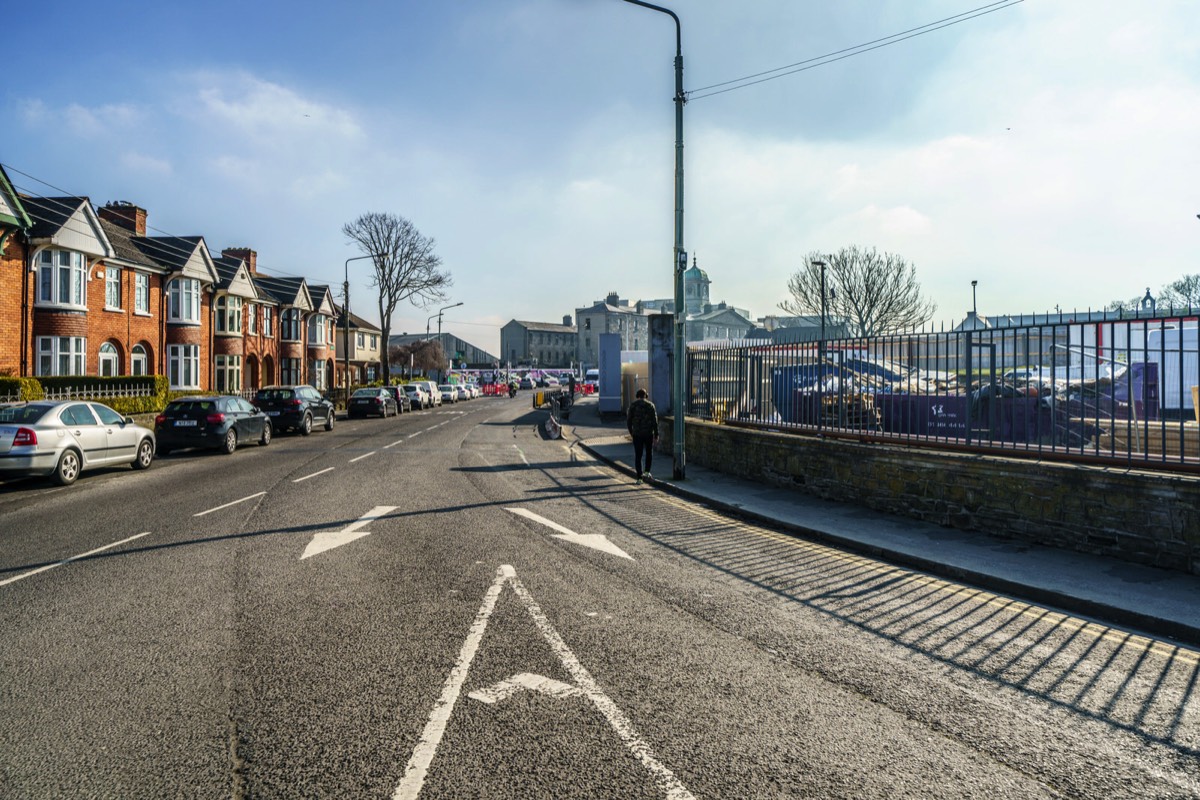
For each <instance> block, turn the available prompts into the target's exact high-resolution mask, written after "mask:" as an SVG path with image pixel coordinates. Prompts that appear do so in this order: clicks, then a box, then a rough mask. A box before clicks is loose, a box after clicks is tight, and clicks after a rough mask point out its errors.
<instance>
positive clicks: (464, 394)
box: [454, 383, 474, 400]
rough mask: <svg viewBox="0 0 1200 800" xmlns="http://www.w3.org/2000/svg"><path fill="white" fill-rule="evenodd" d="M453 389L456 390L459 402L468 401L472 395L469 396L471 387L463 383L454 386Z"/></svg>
mask: <svg viewBox="0 0 1200 800" xmlns="http://www.w3.org/2000/svg"><path fill="white" fill-rule="evenodd" d="M454 388H455V389H457V390H458V399H459V400H470V399H472V397H474V395H472V394H471V387H469V386H467V385H466V384H464V383H458V384H454Z"/></svg>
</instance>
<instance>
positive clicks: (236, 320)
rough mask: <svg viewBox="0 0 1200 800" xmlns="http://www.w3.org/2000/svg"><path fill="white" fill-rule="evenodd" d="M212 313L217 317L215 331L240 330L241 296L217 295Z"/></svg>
mask: <svg viewBox="0 0 1200 800" xmlns="http://www.w3.org/2000/svg"><path fill="white" fill-rule="evenodd" d="M213 313H214V314H215V315H216V318H217V333H241V332H242V298H240V297H230V296H228V295H226V296H222V297H218V298H217V302H216V309H215V311H214V312H213Z"/></svg>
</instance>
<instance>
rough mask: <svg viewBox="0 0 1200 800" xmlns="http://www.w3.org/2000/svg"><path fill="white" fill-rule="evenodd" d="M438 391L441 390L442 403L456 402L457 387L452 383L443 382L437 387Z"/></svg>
mask: <svg viewBox="0 0 1200 800" xmlns="http://www.w3.org/2000/svg"><path fill="white" fill-rule="evenodd" d="M438 391H439V392H441V394H442V402H443V403H457V402H458V388H457V387H455V386H454V385H453V384H449V383H443V384H442V385H441V386H439V387H438Z"/></svg>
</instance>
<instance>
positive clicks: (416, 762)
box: [392, 564, 516, 800]
mask: <svg viewBox="0 0 1200 800" xmlns="http://www.w3.org/2000/svg"><path fill="white" fill-rule="evenodd" d="M515 575H516V571H515V570H514V569H513V568H512V567H511V566H509V565H507V564H505V565H502V566H501V567H500V568H499V569H498V570H496V579H495V580H494V581H492V585H491V586H489V587H488V590H487V594H485V595H484V597H483V605H481V606H480V607H479V612H478V613H477V614H476V615H475V621H474V622H472V623H471V629H470V631H469V632H468V633H467V639H466V641H464V642H463V646H462V649H461V650H460V651H459V653H458V661H456V662H455V664H454V669H452V670H450V676H449V677H448V678H447V679H446V685H445V686H443V687H442V694H441V696H439V697H438V699H437V702H436V703H435V704H434V706H433V711H432V712H431V713H430V715H429V721H428V722H426V723H425V730H424V731H422V732H421V739H420V740H419V741H418V742H417V746H416V747H415V748H414V749H413V754H412V758H410V759H409V760H408V766H407V767H405V768H404V777H403V778H401V780H400V784H399V785H398V786H397V787H396V791H394V792H393V793H392V800H416V797H417V795H419V794H420V793H421V787H422V786H424V785H425V777H426V775H428V774H429V765H430V764H431V763H433V757H434V756H435V755H437V749H438V745H439V744H441V742H442V734H444V733H445V732H446V723H447V722H449V720H450V714H451V712H452V711H454V704H455V703H456V702H457V701H458V696H459V694H461V693H462V686H463V682H464V681H465V680H466V679H467V671H468V670H469V669H470V667H471V661H473V660H474V658H475V653H476V652H477V651H478V650H479V642H480V641H482V639H483V632H484V631H485V630H487V624H488V620H489V619H490V618H491V616H492V612H493V611H495V610H496V600H497V599H498V598H499V597H500V590H501V589H503V588H504V582H505V581H507V580H508V579H509V578H510V577H513V576H515Z"/></svg>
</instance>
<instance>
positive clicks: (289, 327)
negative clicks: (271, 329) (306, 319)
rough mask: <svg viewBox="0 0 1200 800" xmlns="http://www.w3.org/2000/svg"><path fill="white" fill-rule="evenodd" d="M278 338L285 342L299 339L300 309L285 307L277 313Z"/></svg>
mask: <svg viewBox="0 0 1200 800" xmlns="http://www.w3.org/2000/svg"><path fill="white" fill-rule="evenodd" d="M279 338H280V339H283V340H284V341H285V342H298V341H300V309H298V308H285V309H284V310H283V311H281V312H280V313H279Z"/></svg>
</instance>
